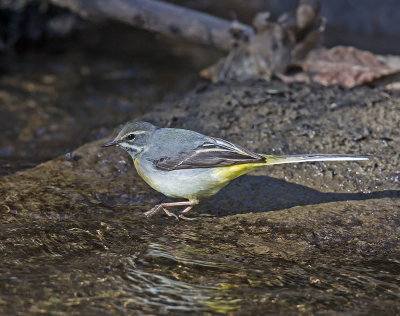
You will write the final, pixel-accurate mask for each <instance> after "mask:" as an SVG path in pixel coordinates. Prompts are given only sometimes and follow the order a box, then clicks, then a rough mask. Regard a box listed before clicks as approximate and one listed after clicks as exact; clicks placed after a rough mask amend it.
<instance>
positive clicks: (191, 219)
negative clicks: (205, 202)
mask: <svg viewBox="0 0 400 316" xmlns="http://www.w3.org/2000/svg"><path fill="white" fill-rule="evenodd" d="M193 206H194V204H193V205H190V206H188V207H187V208H185V209H184V210H183V211H182V213H180V214H179V218H182V219H186V220H189V221H193V220H195V218H189V217H186V216H185V214H186V213H187V212H189V211H190V210H191V209H192V208H193Z"/></svg>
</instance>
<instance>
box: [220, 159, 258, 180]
mask: <svg viewBox="0 0 400 316" xmlns="http://www.w3.org/2000/svg"><path fill="white" fill-rule="evenodd" d="M264 165H265V164H264V163H247V164H240V165H232V166H225V167H218V168H217V169H216V170H215V175H216V176H217V177H218V178H220V179H221V181H224V182H229V181H231V180H233V179H235V178H237V177H240V176H241V175H243V174H246V173H248V172H250V171H253V170H254V169H257V168H259V167H262V166H264Z"/></svg>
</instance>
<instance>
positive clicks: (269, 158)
mask: <svg viewBox="0 0 400 316" xmlns="http://www.w3.org/2000/svg"><path fill="white" fill-rule="evenodd" d="M263 156H264V157H265V158H266V165H277V164H283V163H295V162H307V161H354V160H369V158H370V157H369V156H359V155H340V154H310V155H287V156H274V155H263Z"/></svg>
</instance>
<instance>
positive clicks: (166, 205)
mask: <svg viewBox="0 0 400 316" xmlns="http://www.w3.org/2000/svg"><path fill="white" fill-rule="evenodd" d="M195 204H196V203H194V202H191V201H184V202H172V203H161V204H157V205H156V206H154V207H153V208H152V209H151V210H149V211H147V212H145V213H144V215H146V216H147V217H150V216H153V215H154V214H155V213H157V212H158V211H159V210H160V209H161V208H162V209H163V211H164V212H165V213H166V214H167V215H168V216H174V217H175V218H176V219H178V217H177V216H176V215H175V214H173V213H171V212H170V211H168V210H167V209H166V207H169V206H181V205H189V207H187V208H186V209H185V210H184V211H183V212H182V214H184V212H185V213H187V212H189V211H190V209H191V208H192V207H193V206H194V205H195ZM187 209H188V210H187ZM186 210H187V211H186Z"/></svg>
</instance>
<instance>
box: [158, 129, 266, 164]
mask: <svg viewBox="0 0 400 316" xmlns="http://www.w3.org/2000/svg"><path fill="white" fill-rule="evenodd" d="M254 162H265V157H263V156H261V155H258V154H256V153H253V152H251V151H249V150H247V149H245V148H243V147H240V146H238V145H235V144H233V143H230V142H228V141H226V140H223V139H219V138H214V137H207V138H206V140H205V141H204V142H203V143H202V144H201V145H199V146H197V147H196V148H194V149H191V150H188V151H185V152H177V153H176V155H175V156H174V157H161V158H160V159H158V160H157V161H155V162H154V163H155V166H156V168H157V169H160V170H168V171H171V170H178V169H192V168H213V167H220V166H229V165H235V164H244V163H254Z"/></svg>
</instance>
